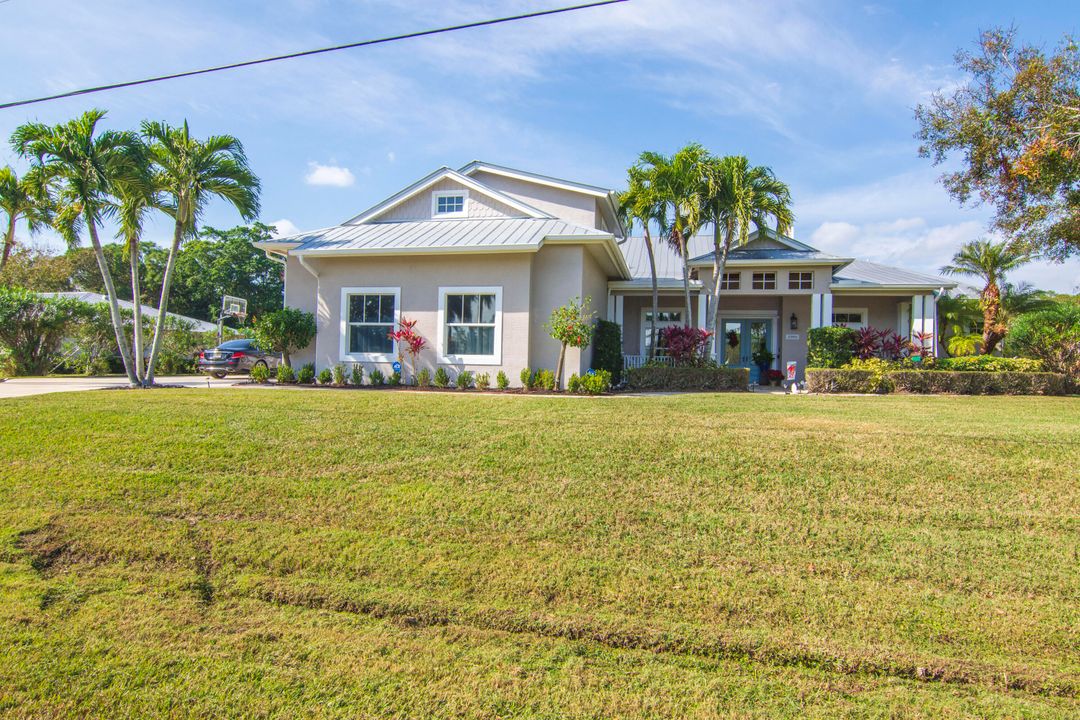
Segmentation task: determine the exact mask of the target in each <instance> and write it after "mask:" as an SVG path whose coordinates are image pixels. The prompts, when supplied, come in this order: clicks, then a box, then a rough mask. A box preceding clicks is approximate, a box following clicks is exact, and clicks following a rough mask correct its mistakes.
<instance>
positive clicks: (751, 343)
mask: <svg viewBox="0 0 1080 720" xmlns="http://www.w3.org/2000/svg"><path fill="white" fill-rule="evenodd" d="M723 328H724V334H723V337H722V338H721V342H722V343H723V346H722V350H721V358H722V362H723V363H724V364H725V365H730V366H732V367H744V368H749V370H750V382H752V383H756V382H760V381H761V368H760V367H759V366H758V364H757V363H756V362H754V355H755V354H756V353H758V352H759V351H762V350H765V351H771V348H772V320H725V321H724V322H723ZM771 365H772V363H770V366H771Z"/></svg>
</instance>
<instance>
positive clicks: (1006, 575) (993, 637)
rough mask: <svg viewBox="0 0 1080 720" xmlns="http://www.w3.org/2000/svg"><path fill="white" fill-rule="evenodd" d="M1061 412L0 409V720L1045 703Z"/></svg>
mask: <svg viewBox="0 0 1080 720" xmlns="http://www.w3.org/2000/svg"><path fill="white" fill-rule="evenodd" d="M1078 466H1080V400H1077V399H1075V398H969V397H955V398H932V397H903V396H891V397H865V398H854V397H853V398H845V397H786V396H767V395H766V396H762V395H742V394H739V395H690V396H681V397H657V398H597V399H584V398H522V397H492V396H481V395H470V396H451V395H446V394H427V395H419V394H410V393H393V392H384V393H376V392H356V391H352V392H341V391H292V392H290V391H256V390H213V391H203V390H158V391H151V392H134V391H97V392H92V393H62V394H56V395H46V396H41V397H35V398H27V399H21V400H8V401H0V473H2V476H0V648H2V649H3V652H2V653H0V655H2V656H3V659H2V661H0V714H2V713H6V714H8V715H13V716H35V717H38V716H70V715H74V714H77V715H96V716H101V715H105V716H116V715H129V716H147V715H156V716H161V715H169V716H208V715H219V716H220V715H236V716H240V715H244V716H251V715H263V716H280V717H296V716H300V715H305V716H308V715H310V716H316V717H362V716H389V717H461V716H466V717H473V716H477V717H550V718H561V717H614V716H618V717H671V716H685V717H731V716H736V717H742V716H760V717H778V716H779V717H792V718H794V717H807V716H810V717H815V716H820V717H838V716H839V717H845V716H848V717H866V716H870V717H927V718H940V717H969V716H979V717H1002V718H1005V717H1010V718H1012V717H1031V718H1042V717H1046V718H1052V717H1062V718H1064V717H1076V716H1077V714H1080V698H1078V693H1080V467H1078Z"/></svg>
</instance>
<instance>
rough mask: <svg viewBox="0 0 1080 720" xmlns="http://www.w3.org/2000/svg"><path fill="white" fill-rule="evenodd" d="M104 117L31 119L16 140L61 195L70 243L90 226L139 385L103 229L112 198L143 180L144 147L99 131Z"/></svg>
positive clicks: (60, 213)
mask: <svg viewBox="0 0 1080 720" xmlns="http://www.w3.org/2000/svg"><path fill="white" fill-rule="evenodd" d="M103 117H105V111H103V110H89V111H87V112H85V113H83V114H82V115H80V116H79V117H77V118H75V119H74V120H69V121H68V122H66V123H62V124H60V125H55V126H49V125H44V124H42V123H27V124H25V125H21V126H19V127H18V128H16V129H15V132H14V133H12V136H11V144H12V147H13V148H14V149H15V151H16V152H18V153H19V154H21V155H22V156H23V157H27V158H30V159H31V161H32V162H33V163H34V168H35V171H36V172H38V173H40V175H39V179H40V182H41V184H42V186H43V187H46V188H49V189H50V190H51V191H52V192H54V193H55V199H56V202H57V204H58V210H57V218H56V224H57V227H58V229H60V230H61V232H62V233H63V234H64V235H65V237H66V238H67V239H68V242H69V243H72V242H77V238H78V230H79V229H80V228H81V227H85V228H86V230H87V233H88V234H89V236H90V243H91V245H93V248H94V257H95V258H96V259H97V263H98V269H99V270H100V271H101V279H102V281H103V282H104V284H105V292H106V293H107V294H108V296H109V315H110V318H111V320H112V324H113V330H114V332H115V333H116V344H117V347H118V348H119V350H120V358H121V359H122V360H123V362H124V370H125V371H126V372H127V376H128V380H129V381H130V382H131V384H132V386H137V385H138V384H139V379H138V377H137V375H136V374H135V367H134V365H133V364H132V362H131V353H130V351H129V350H128V345H127V342H126V340H125V333H124V321H123V318H122V317H121V315H120V305H119V303H118V302H117V297H116V288H115V287H114V286H113V278H112V273H110V272H109V266H108V264H107V263H106V260H105V254H104V253H103V252H102V249H101V242H100V240H99V238H98V227H99V224H100V223H101V221H102V219H103V218H104V217H106V216H108V215H109V214H110V213H111V212H112V210H113V205H112V203H111V196H112V195H113V194H114V193H116V192H117V191H118V190H119V189H121V188H123V187H125V186H126V185H128V184H129V183H132V182H138V178H139V176H140V172H139V168H140V166H141V165H142V162H143V158H142V154H141V147H142V145H141V143H140V142H139V139H138V136H136V135H135V134H133V133H130V132H119V131H114V130H107V131H104V132H100V133H99V132H98V130H97V125H98V123H99V122H100V121H101V119H102V118H103Z"/></svg>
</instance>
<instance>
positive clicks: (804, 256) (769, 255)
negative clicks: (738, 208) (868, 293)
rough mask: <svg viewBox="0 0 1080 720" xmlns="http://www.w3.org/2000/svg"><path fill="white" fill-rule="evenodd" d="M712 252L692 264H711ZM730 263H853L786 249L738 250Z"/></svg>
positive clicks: (691, 259)
mask: <svg viewBox="0 0 1080 720" xmlns="http://www.w3.org/2000/svg"><path fill="white" fill-rule="evenodd" d="M713 254H714V253H712V252H709V253H706V254H704V255H700V256H698V257H694V258H690V262H691V264H694V265H700V264H702V263H711V262H712V260H713ZM728 262H729V263H730V262H765V263H767V262H783V263H784V264H790V263H792V262H805V263H807V264H808V265H809V264H813V265H820V264H828V263H831V264H834V265H843V264H845V263H849V262H851V258H843V257H838V256H836V255H829V254H828V253H823V252H821V251H820V250H811V251H803V250H788V249H785V248H745V247H741V248H736V249H734V250H732V251H731V252H729V253H728Z"/></svg>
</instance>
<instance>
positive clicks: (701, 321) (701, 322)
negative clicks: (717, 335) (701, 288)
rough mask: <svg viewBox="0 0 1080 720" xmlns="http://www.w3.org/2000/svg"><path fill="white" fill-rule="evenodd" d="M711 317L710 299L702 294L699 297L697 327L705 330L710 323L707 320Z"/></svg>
mask: <svg viewBox="0 0 1080 720" xmlns="http://www.w3.org/2000/svg"><path fill="white" fill-rule="evenodd" d="M708 317H709V297H708V296H707V295H706V294H705V293H703V292H701V293H698V296H697V326H698V327H699V328H701V329H702V330H704V329H705V328H706V327H707V326H708V323H707V322H706V319H707V318H708Z"/></svg>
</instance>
